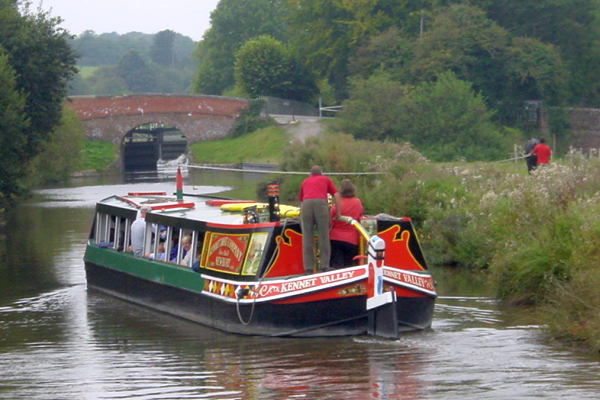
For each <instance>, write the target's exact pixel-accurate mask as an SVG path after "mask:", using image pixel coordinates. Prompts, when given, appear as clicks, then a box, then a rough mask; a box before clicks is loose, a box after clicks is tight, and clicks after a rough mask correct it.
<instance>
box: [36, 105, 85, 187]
mask: <svg viewBox="0 0 600 400" xmlns="http://www.w3.org/2000/svg"><path fill="white" fill-rule="evenodd" d="M83 143H84V138H83V127H82V126H81V122H80V121H79V118H78V117H77V114H75V112H74V111H73V110H71V109H69V108H64V109H63V113H62V118H61V120H60V124H59V125H58V126H56V128H54V129H53V130H52V132H51V133H50V135H49V136H48V139H47V141H46V144H45V145H44V148H43V150H42V151H41V152H40V153H39V154H38V155H37V156H36V157H35V158H34V159H33V160H32V163H31V172H30V174H29V175H30V179H31V180H32V183H33V184H35V185H40V184H47V183H58V182H64V181H66V180H67V179H68V178H69V177H70V175H71V173H72V172H73V171H77V170H78V169H80V166H81V161H82V149H83Z"/></svg>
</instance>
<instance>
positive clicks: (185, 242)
mask: <svg viewBox="0 0 600 400" xmlns="http://www.w3.org/2000/svg"><path fill="white" fill-rule="evenodd" d="M191 248H192V238H191V237H190V236H187V235H186V236H184V237H183V238H182V239H181V265H185V266H188V267H189V266H190V265H191V260H192V253H193V252H192V251H190V250H191Z"/></svg>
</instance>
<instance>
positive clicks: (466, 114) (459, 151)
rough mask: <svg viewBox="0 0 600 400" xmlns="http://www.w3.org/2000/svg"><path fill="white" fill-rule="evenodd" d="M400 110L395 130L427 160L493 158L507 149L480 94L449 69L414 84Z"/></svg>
mask: <svg viewBox="0 0 600 400" xmlns="http://www.w3.org/2000/svg"><path fill="white" fill-rule="evenodd" d="M400 113H401V117H402V119H401V121H400V124H399V125H398V127H397V129H398V132H404V133H405V134H406V136H407V137H408V139H409V141H410V142H411V144H412V145H413V146H415V148H416V149H417V150H419V151H420V152H422V154H423V155H425V156H426V157H428V158H430V159H431V160H434V161H453V160H460V159H464V160H467V161H474V160H493V159H498V158H500V157H502V156H504V155H505V154H508V152H509V150H510V149H509V146H508V143H507V142H506V141H505V140H504V138H503V137H502V135H501V133H500V131H499V129H498V128H497V127H496V126H495V125H494V124H493V123H492V116H493V112H492V111H489V109H488V108H487V106H486V104H485V102H484V100H483V97H482V96H481V95H480V94H476V93H475V92H474V91H473V89H472V88H471V84H470V83H468V82H465V81H462V80H460V79H458V78H457V77H456V75H455V74H454V73H452V72H445V73H442V74H441V75H439V76H438V77H437V79H436V80H435V82H424V83H422V84H420V85H418V86H417V87H416V88H415V90H414V92H413V93H411V94H410V95H409V96H407V101H406V102H405V103H404V105H403V108H402V110H401V111H400Z"/></svg>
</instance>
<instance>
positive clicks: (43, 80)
mask: <svg viewBox="0 0 600 400" xmlns="http://www.w3.org/2000/svg"><path fill="white" fill-rule="evenodd" d="M26 6H27V4H25V5H24V7H25V8H24V10H23V12H24V14H23V15H21V14H20V13H19V8H18V2H17V1H15V0H0V45H1V46H3V47H4V49H5V50H6V51H7V53H8V54H9V63H10V65H11V66H12V67H13V69H14V70H15V72H16V74H17V75H16V76H17V88H18V89H19V90H20V91H22V92H23V93H24V94H26V106H25V110H26V112H27V115H28V117H29V120H30V127H29V130H28V132H27V134H26V137H27V146H26V154H25V160H24V161H27V160H28V159H30V158H31V157H33V156H34V155H35V154H37V152H38V151H39V150H40V146H41V144H42V143H43V141H44V140H45V138H46V137H47V135H48V134H49V133H50V132H51V131H52V129H53V128H54V127H55V126H56V125H57V124H58V123H59V121H60V116H61V109H62V102H63V99H64V97H65V95H66V91H67V84H68V82H69V80H70V79H71V78H72V77H73V75H74V74H75V73H76V72H77V70H76V67H75V60H76V57H75V54H74V52H73V50H72V49H71V47H70V46H69V43H68V40H69V39H70V38H71V36H70V35H69V34H68V33H67V32H66V31H64V30H63V29H61V28H57V26H58V24H59V23H60V22H61V20H60V19H59V18H50V17H49V16H48V14H47V13H45V12H39V13H38V14H32V13H30V11H29V10H28V9H27V7H26Z"/></svg>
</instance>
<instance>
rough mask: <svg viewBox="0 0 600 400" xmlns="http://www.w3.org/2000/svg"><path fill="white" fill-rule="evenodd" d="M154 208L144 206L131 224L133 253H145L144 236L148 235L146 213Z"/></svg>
mask: <svg viewBox="0 0 600 400" xmlns="http://www.w3.org/2000/svg"><path fill="white" fill-rule="evenodd" d="M150 211H152V209H151V208H150V207H149V206H142V208H140V212H139V215H138V217H137V219H136V220H135V221H133V223H132V224H131V248H132V250H133V255H136V256H140V257H141V256H143V255H144V236H145V235H146V214H148V213H149V212H150Z"/></svg>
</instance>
